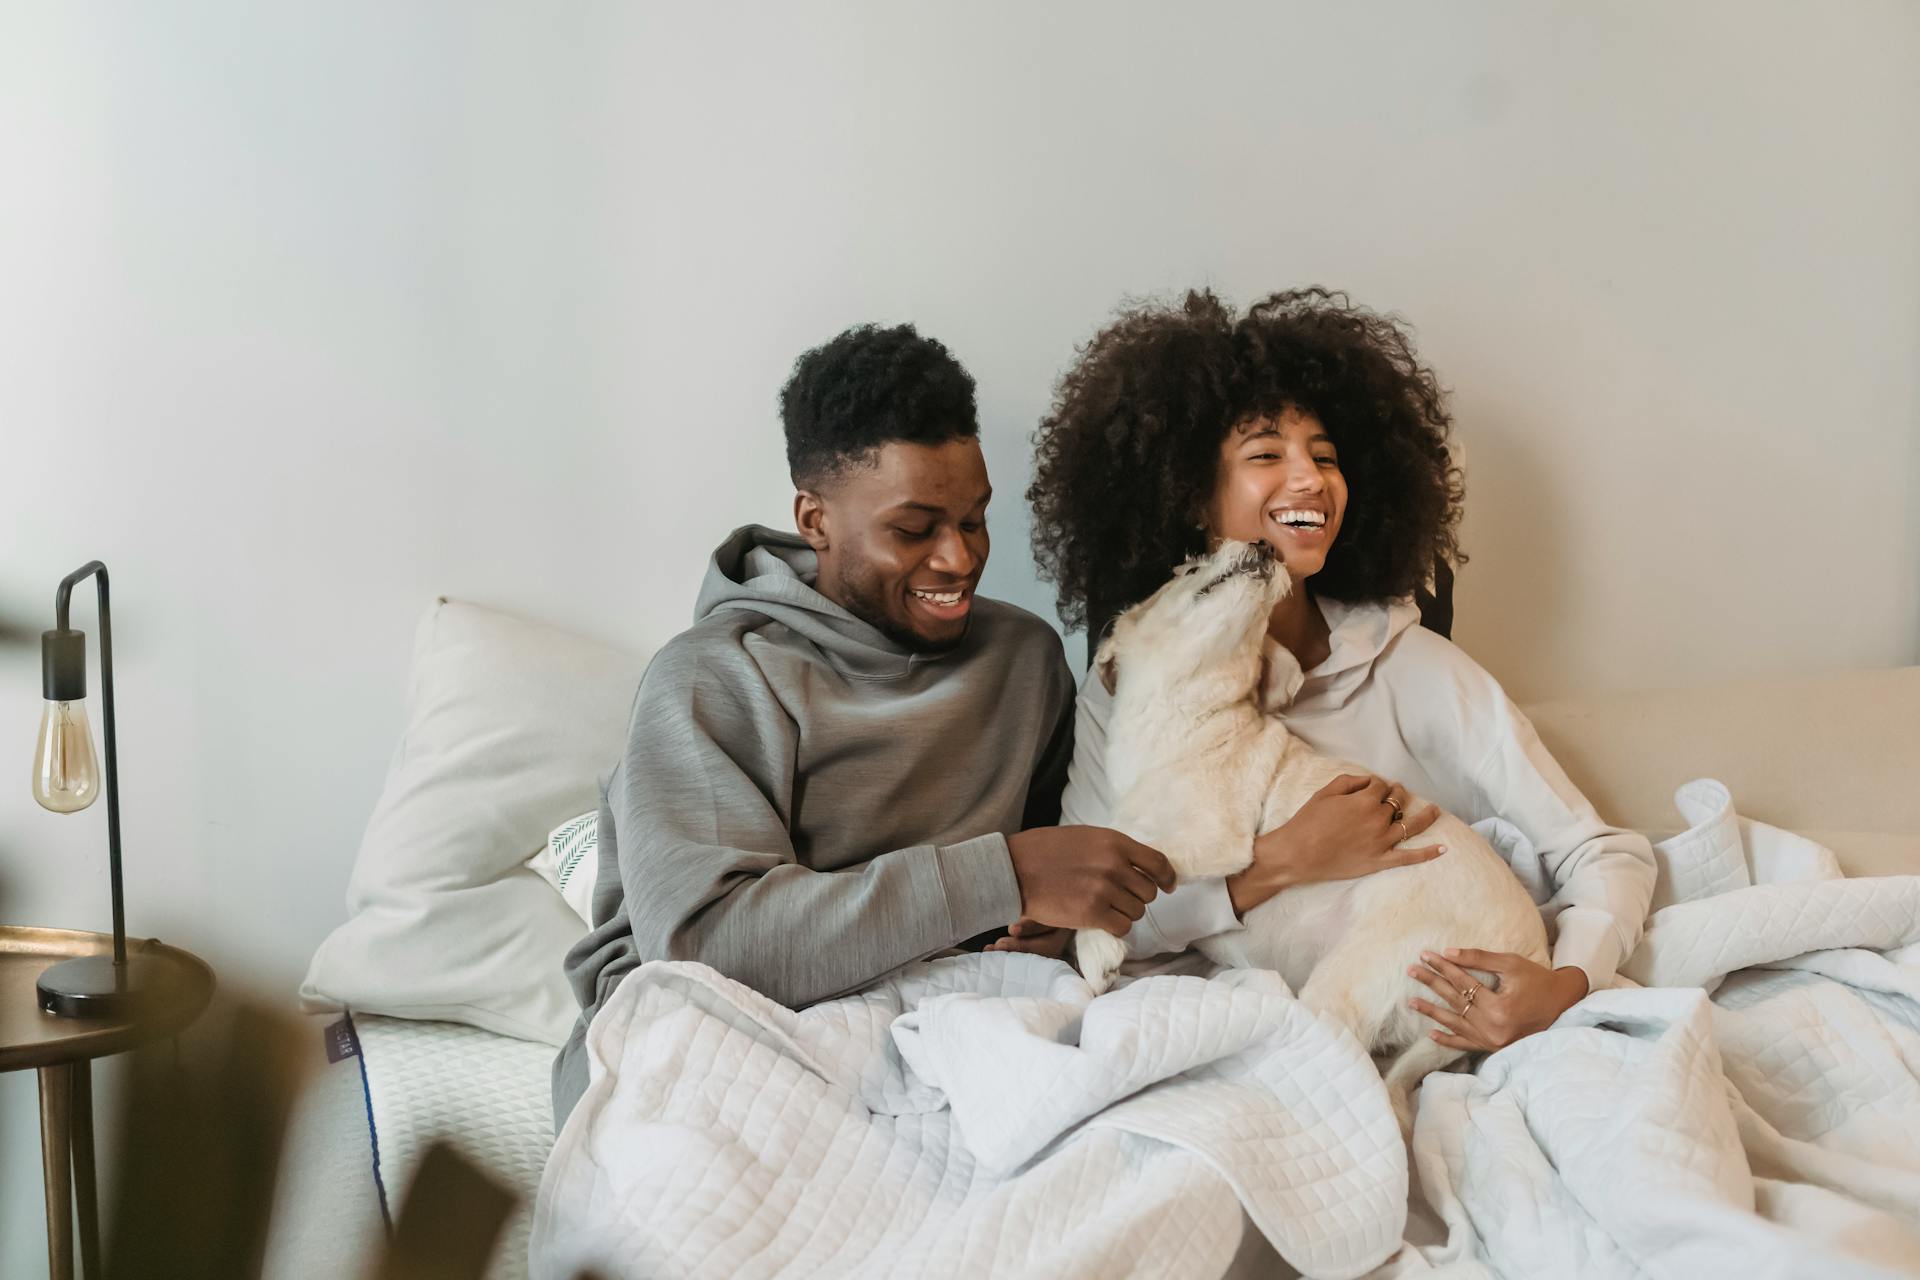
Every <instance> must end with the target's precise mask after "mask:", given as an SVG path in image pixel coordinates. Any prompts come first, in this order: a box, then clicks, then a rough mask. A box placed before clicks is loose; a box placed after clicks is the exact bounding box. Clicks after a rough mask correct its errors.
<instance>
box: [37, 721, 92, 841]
mask: <svg viewBox="0 0 1920 1280" xmlns="http://www.w3.org/2000/svg"><path fill="white" fill-rule="evenodd" d="M99 795H100V761H99V759H98V757H96V756H95V755H94V754H93V730H91V729H89V728H88V727H87V704H86V703H85V702H84V701H81V700H78V699H76V700H74V701H72V702H49V703H47V709H46V711H45V712H43V713H42V714H41V716H40V743H39V745H38V747H36V748H35V750H34V753H33V798H34V799H35V800H38V801H39V802H40V804H41V807H42V808H46V809H51V810H53V811H54V812H55V813H77V812H79V811H80V810H81V809H84V808H86V807H87V806H88V805H90V804H92V803H93V802H94V801H95V800H96V799H97V798H99Z"/></svg>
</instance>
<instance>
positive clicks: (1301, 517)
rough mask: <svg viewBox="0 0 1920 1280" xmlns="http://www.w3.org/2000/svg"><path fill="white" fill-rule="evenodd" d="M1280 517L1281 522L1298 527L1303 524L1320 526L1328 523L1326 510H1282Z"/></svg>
mask: <svg viewBox="0 0 1920 1280" xmlns="http://www.w3.org/2000/svg"><path fill="white" fill-rule="evenodd" d="M1278 518H1279V521H1280V523H1281V524H1285V525H1293V526H1295V527H1296V528H1297V527H1299V526H1302V525H1306V526H1309V527H1312V528H1320V527H1322V526H1324V525H1325V524H1326V523H1327V515H1326V512H1324V511H1282V512H1280V513H1279V516H1278Z"/></svg>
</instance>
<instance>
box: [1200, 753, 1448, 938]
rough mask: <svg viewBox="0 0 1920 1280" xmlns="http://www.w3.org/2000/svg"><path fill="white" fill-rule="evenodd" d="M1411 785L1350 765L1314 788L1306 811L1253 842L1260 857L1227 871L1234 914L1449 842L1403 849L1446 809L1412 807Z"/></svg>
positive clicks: (1422, 857) (1433, 851) (1425, 857)
mask: <svg viewBox="0 0 1920 1280" xmlns="http://www.w3.org/2000/svg"><path fill="white" fill-rule="evenodd" d="M1406 805H1407V789H1406V788H1405V787H1403V786H1401V785H1400V784H1399V783H1397V782H1389V781H1387V780H1386V779H1385V778H1375V777H1372V776H1370V775H1367V774H1351V773H1344V774H1341V775H1340V776H1339V777H1337V778H1335V779H1334V780H1333V781H1332V782H1329V783H1328V784H1327V785H1326V786H1324V787H1322V788H1320V790H1318V791H1316V792H1314V793H1313V796H1312V798H1310V799H1309V800H1308V801H1307V802H1306V803H1305V804H1303V805H1301V806H1300V810H1299V812H1297V813H1295V814H1294V815H1293V816H1292V817H1291V818H1288V819H1287V820H1286V822H1284V823H1282V824H1281V825H1280V826H1277V827H1275V828H1274V829H1273V830H1271V831H1269V832H1267V833H1266V834H1265V835H1262V836H1260V837H1259V838H1258V839H1256V840H1255V841H1254V842H1253V862H1252V864H1251V865H1249V866H1248V867H1247V868H1246V869H1245V870H1244V871H1239V872H1236V873H1234V874H1233V875H1230V876H1228V877H1227V894H1228V896H1229V897H1230V898H1232V899H1233V911H1234V914H1235V915H1238V916H1245V915H1246V914H1247V912H1248V911H1251V910H1252V909H1253V908H1254V907H1257V906H1259V905H1260V904H1261V903H1263V902H1265V901H1266V900H1267V899H1268V898H1271V897H1273V896H1274V895H1275V894H1276V893H1279V892H1280V891H1281V890H1282V889H1290V888H1292V887H1293V886H1295V885H1300V884H1317V883H1319V882H1320V881H1323V880H1356V879H1358V878H1359V877H1361V876H1370V875H1372V874H1373V873H1374V872H1376V871H1385V870H1387V869H1388V868H1389V867H1405V866H1410V865H1412V864H1413V863H1416V862H1426V861H1429V860H1431V859H1433V858H1437V857H1439V856H1440V855H1441V854H1443V853H1445V852H1446V851H1447V846H1445V845H1443V844H1436V845H1427V846H1424V847H1422V848H1418V849H1402V848H1398V847H1396V846H1398V845H1401V844H1404V843H1405V842H1406V841H1408V840H1411V839H1412V838H1413V837H1414V836H1417V835H1419V834H1420V833H1421V832H1423V831H1425V830H1426V829H1427V828H1428V827H1430V826H1432V825H1433V824H1434V823H1435V822H1437V821H1438V820H1439V818H1440V810H1439V809H1438V808H1436V807H1435V806H1433V805H1428V806H1427V807H1426V808H1424V809H1422V810H1421V811H1420V812H1419V813H1407V812H1406Z"/></svg>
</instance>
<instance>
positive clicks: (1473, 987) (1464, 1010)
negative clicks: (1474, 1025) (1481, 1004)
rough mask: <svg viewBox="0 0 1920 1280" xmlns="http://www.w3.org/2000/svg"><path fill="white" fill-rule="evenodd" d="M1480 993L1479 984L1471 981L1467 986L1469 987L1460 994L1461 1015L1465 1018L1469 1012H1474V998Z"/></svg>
mask: <svg viewBox="0 0 1920 1280" xmlns="http://www.w3.org/2000/svg"><path fill="white" fill-rule="evenodd" d="M1479 994H1480V988H1479V986H1478V985H1477V984H1473V983H1469V984H1468V986H1467V989H1466V990H1465V991H1464V992H1462V993H1461V996H1460V1016H1461V1017H1463V1018H1464V1017H1466V1016H1467V1015H1468V1014H1469V1013H1472V1012H1473V998H1474V997H1475V996H1477V995H1479Z"/></svg>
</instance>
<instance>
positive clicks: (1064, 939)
mask: <svg viewBox="0 0 1920 1280" xmlns="http://www.w3.org/2000/svg"><path fill="white" fill-rule="evenodd" d="M1072 944H1073V930H1071V929H1056V928H1054V927H1053V926H1051V925H1044V924H1041V923H1040V922H1039V921H1038V920H1029V919H1027V918H1026V917H1024V916H1022V917H1021V918H1020V919H1018V920H1015V921H1014V922H1013V925H1012V927H1011V928H1009V929H1008V930H1007V936H1006V937H1004V938H995V939H994V940H993V941H992V942H989V943H988V944H987V950H989V951H1025V952H1027V953H1028V954H1029V955H1036V956H1051V957H1052V958H1053V959H1055V960H1063V959H1065V958H1066V955H1067V948H1068V947H1069V946H1071V945H1072Z"/></svg>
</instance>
